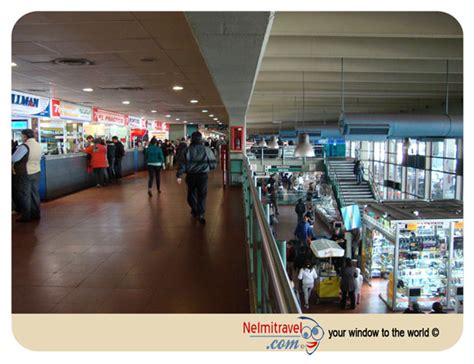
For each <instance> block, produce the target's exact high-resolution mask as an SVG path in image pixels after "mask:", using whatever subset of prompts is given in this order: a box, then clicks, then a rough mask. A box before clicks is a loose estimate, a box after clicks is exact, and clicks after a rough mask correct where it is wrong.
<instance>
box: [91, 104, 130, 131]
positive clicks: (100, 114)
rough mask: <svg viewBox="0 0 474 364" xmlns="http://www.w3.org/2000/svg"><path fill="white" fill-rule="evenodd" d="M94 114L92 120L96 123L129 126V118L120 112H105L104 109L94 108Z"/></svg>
mask: <svg viewBox="0 0 474 364" xmlns="http://www.w3.org/2000/svg"><path fill="white" fill-rule="evenodd" d="M92 114H93V118H92V120H93V121H94V122H96V123H101V124H111V125H118V126H127V124H128V116H127V115H125V114H120V113H118V112H114V111H108V110H103V109H99V108H97V107H94V108H93V111H92Z"/></svg>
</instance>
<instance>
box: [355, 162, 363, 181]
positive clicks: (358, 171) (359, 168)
mask: <svg viewBox="0 0 474 364" xmlns="http://www.w3.org/2000/svg"><path fill="white" fill-rule="evenodd" d="M353 172H354V174H355V176H356V180H357V184H358V185H360V184H361V183H362V181H363V180H364V167H363V165H362V162H361V161H360V160H359V159H358V160H356V161H355V163H354V170H353Z"/></svg>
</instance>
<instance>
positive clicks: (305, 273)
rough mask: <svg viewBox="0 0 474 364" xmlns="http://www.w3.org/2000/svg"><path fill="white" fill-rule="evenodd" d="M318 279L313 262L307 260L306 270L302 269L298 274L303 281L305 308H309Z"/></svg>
mask: <svg viewBox="0 0 474 364" xmlns="http://www.w3.org/2000/svg"><path fill="white" fill-rule="evenodd" d="M316 278H318V275H317V273H316V270H315V269H314V267H313V266H312V265H311V262H310V261H309V260H307V261H306V262H305V266H304V268H301V269H300V271H299V274H298V279H299V280H300V281H301V286H302V287H303V297H304V308H306V309H308V308H309V299H310V297H311V293H312V292H313V288H314V280H315V279H316Z"/></svg>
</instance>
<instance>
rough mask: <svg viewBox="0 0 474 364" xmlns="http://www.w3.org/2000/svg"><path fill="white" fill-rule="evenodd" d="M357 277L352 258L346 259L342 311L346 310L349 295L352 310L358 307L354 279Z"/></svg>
mask: <svg viewBox="0 0 474 364" xmlns="http://www.w3.org/2000/svg"><path fill="white" fill-rule="evenodd" d="M357 277H358V274H357V271H356V270H355V268H354V266H353V265H352V260H351V258H346V266H345V267H343V268H342V269H341V282H340V288H341V292H342V293H341V310H345V309H346V304H347V296H348V295H349V298H350V300H351V309H352V310H353V309H355V307H356V300H355V293H354V291H355V285H354V278H357Z"/></svg>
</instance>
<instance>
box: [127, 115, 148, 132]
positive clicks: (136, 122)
mask: <svg viewBox="0 0 474 364" xmlns="http://www.w3.org/2000/svg"><path fill="white" fill-rule="evenodd" d="M144 124H145V119H143V118H139V117H137V116H131V115H129V116H128V127H129V128H130V129H144V127H143V125H144Z"/></svg>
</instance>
